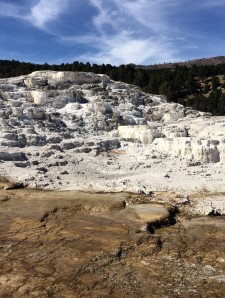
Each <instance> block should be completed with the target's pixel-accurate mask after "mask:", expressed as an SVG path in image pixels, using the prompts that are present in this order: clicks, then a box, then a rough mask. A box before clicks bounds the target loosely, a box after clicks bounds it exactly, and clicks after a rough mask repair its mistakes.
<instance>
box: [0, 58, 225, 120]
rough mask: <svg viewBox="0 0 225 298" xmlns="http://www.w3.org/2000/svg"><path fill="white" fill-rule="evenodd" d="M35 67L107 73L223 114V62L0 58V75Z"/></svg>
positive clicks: (156, 92)
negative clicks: (159, 64) (164, 64)
mask: <svg viewBox="0 0 225 298" xmlns="http://www.w3.org/2000/svg"><path fill="white" fill-rule="evenodd" d="M37 70H54V71H84V72H94V73H97V74H106V75H108V76H109V77H110V78H111V79H113V80H115V81H123V82H126V83H129V84H134V85H137V86H139V87H140V88H141V89H142V90H143V91H145V92H148V93H151V94H162V95H165V96H166V97H167V100H168V101H173V102H177V103H181V104H183V105H184V106H192V107H193V108H194V109H197V110H200V111H206V112H210V113H212V114H213V115H225V80H224V82H223V79H224V78H225V64H220V65H200V66H196V65H192V66H191V67H187V66H179V65H176V66H175V67H174V68H166V69H145V68H141V67H138V66H136V65H134V64H128V65H120V66H113V65H111V64H102V65H97V64H90V63H89V62H87V63H82V62H78V61H75V62H73V63H62V64H60V65H54V64H53V65H49V64H48V63H45V64H34V63H29V62H20V61H16V60H0V78H6V77H14V76H20V75H25V74H29V73H31V72H33V71H37Z"/></svg>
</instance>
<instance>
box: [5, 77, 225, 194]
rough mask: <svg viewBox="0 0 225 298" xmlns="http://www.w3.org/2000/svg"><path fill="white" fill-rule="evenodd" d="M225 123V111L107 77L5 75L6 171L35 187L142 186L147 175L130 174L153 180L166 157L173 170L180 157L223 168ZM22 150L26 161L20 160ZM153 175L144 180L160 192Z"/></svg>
mask: <svg viewBox="0 0 225 298" xmlns="http://www.w3.org/2000/svg"><path fill="white" fill-rule="evenodd" d="M224 126H225V118H223V117H209V116H207V115H206V114H204V113H201V112H198V111H193V110H191V109H190V108H184V107H183V106H182V105H180V104H176V103H168V102H166V99H165V97H163V96H157V95H150V94H146V93H144V92H142V91H141V90H140V88H138V87H136V86H133V85H128V84H125V83H122V82H114V81H112V80H110V78H109V77H107V76H106V75H97V74H93V73H79V72H54V71H37V72H34V73H31V74H30V75H26V76H21V77H17V78H8V79H1V80H0V129H1V132H0V152H1V156H2V158H0V159H1V160H2V162H1V169H2V171H3V173H4V174H6V175H8V176H9V177H12V178H13V179H16V180H18V179H21V180H22V182H24V181H25V180H27V181H28V183H29V179H28V178H25V177H27V176H29V175H31V176H32V177H33V176H34V177H36V179H35V183H36V184H34V182H33V181H32V183H33V186H39V187H50V188H51V187H57V188H67V187H70V188H82V189H83V188H85V189H89V188H91V189H92V188H93V187H96V188H97V189H100V190H108V189H110V188H112V187H113V189H114V190H124V188H125V189H126V190H132V191H134V190H136V191H138V190H139V189H140V188H142V186H143V182H144V181H143V179H144V178H141V180H142V181H141V182H140V181H139V182H138V181H137V182H134V180H132V181H131V180H130V178H129V177H130V176H132V175H136V174H137V175H138V176H140V174H141V175H144V174H145V175H146V177H147V176H151V177H153V178H154V175H155V174H154V173H155V169H154V167H158V168H160V165H159V166H157V165H158V164H159V163H161V162H166V163H167V162H169V163H170V166H171V167H172V168H173V170H174V166H173V162H174V160H175V159H176V160H177V161H178V160H179V162H180V161H182V162H184V163H186V166H190V165H193V164H195V165H198V166H201V165H202V164H205V165H208V164H218V165H221V166H222V165H223V163H224V161H225V136H224ZM18 152H19V154H23V156H26V160H22V162H21V160H18V158H19V157H18V156H17V157H16V159H15V158H14V157H13V155H14V154H18ZM49 152H51V154H50V155H49ZM103 154H105V156H104V158H105V159H103V158H102V155H103ZM10 156H11V157H10ZM140 156H141V157H140ZM140 158H143V159H145V161H144V162H139V160H140ZM15 162H16V164H15ZM131 163H133V164H131ZM37 164H38V166H37ZM62 167H64V171H63V170H62ZM14 168H16V171H15V172H14V170H13V169H14ZM40 168H45V169H47V171H45V173H43V171H40ZM158 168H157V170H158ZM182 168H184V165H182V166H181V167H180V168H179V169H176V171H177V172H179V171H180V170H181V169H182ZM163 169H164V166H162V167H161V170H162V171H164V170H163ZM173 170H171V171H173ZM138 171H139V172H138ZM153 171H154V172H153ZM218 171H219V170H218ZM221 171H222V170H221ZM61 172H66V173H68V174H65V175H64V176H61V174H60V173H61ZM210 175H211V174H210ZM125 176H126V177H127V178H129V179H128V180H127V181H126V179H125V181H124V179H123V177H125ZM162 176H163V177H164V176H165V177H167V178H168V177H171V174H168V173H162ZM56 177H58V178H56ZM143 177H144V176H143ZM91 179H94V180H95V179H96V180H97V183H95V182H94V183H93V182H92V181H91ZM119 179H120V181H119V182H118V181H117V180H119ZM106 180H108V181H106ZM153 180H154V179H151V180H150V179H148V180H146V181H145V182H144V186H145V187H146V189H145V191H146V192H148V191H151V189H152V187H153V188H154V190H156V186H155V185H156V184H155V182H154V183H153V182H152V183H153V184H151V183H150V181H153ZM56 181H57V183H56ZM167 181H168V183H167V182H166V184H165V185H167V184H168V185H169V179H167ZM174 181H175V180H174ZM146 183H147V184H146ZM148 183H149V184H148ZM204 183H206V181H205V182H204ZM98 184H99V185H98ZM141 184H142V186H141ZM159 184H160V183H159ZM128 185H130V186H128ZM131 185H132V187H131ZM165 185H164V187H167V186H165ZM185 187H187V186H185ZM157 188H158V186H157Z"/></svg>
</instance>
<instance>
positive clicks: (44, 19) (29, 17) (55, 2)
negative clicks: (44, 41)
mask: <svg viewBox="0 0 225 298" xmlns="http://www.w3.org/2000/svg"><path fill="white" fill-rule="evenodd" d="M31 3H33V5H31V4H30V5H28V4H29V2H26V3H25V4H23V5H22V4H10V3H7V2H0V15H1V16H3V17H13V18H16V19H21V20H24V21H28V22H30V23H31V24H32V25H33V26H35V27H38V28H40V29H42V30H45V29H47V27H46V26H47V24H48V23H49V22H51V21H55V20H57V18H58V17H59V15H60V14H62V13H63V12H64V11H66V9H67V8H68V4H69V0H63V1H62V0H51V1H49V0H39V1H38V2H31Z"/></svg>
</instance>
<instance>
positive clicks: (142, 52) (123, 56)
mask: <svg viewBox="0 0 225 298" xmlns="http://www.w3.org/2000/svg"><path fill="white" fill-rule="evenodd" d="M83 42H85V40H83ZM86 42H88V40H87V41H86ZM95 46H96V52H95V53H93V52H92V53H86V54H83V55H80V56H78V57H76V58H74V59H73V60H81V61H89V62H91V63H98V64H102V63H110V64H113V65H120V64H128V63H135V64H145V63H147V62H148V61H149V60H150V59H152V60H154V62H155V63H157V62H164V61H174V57H175V56H176V52H175V50H174V49H173V48H172V47H171V45H170V43H169V41H167V40H166V39H165V38H164V37H159V38H148V39H143V38H139V39H137V38H132V37H131V36H130V35H129V32H126V31H123V32H120V34H117V35H116V36H111V37H109V36H107V37H105V38H104V39H102V37H100V38H97V39H96V40H95ZM176 57H177V56H176Z"/></svg>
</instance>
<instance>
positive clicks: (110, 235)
mask: <svg viewBox="0 0 225 298" xmlns="http://www.w3.org/2000/svg"><path fill="white" fill-rule="evenodd" d="M151 200H152V197H148V196H142V195H137V194H129V193H117V194H105V193H94V194H91V193H84V192H75V191H60V192H56V191H41V190H31V189H13V190H12V189H9V190H4V189H2V190H0V203H1V204H0V217H1V222H0V235H1V236H0V247H1V248H0V264H1V267H0V273H1V274H0V296H1V297H13V298H14V297H16V298H17V297H18V298H20V297H28V298H30V297H57V298H61V297H96V298H97V297H113V298H114V297H115V298H120V297H157V298H158V297H171V298H172V297H222V296H223V293H224V290H225V267H224V264H225V254H224V249H223V248H224V244H225V238H224V235H225V233H224V232H225V225H224V217H222V216H219V217H197V216H195V217H194V218H191V216H190V215H187V217H186V216H185V214H184V215H182V214H180V215H179V216H178V215H176V218H175V214H174V211H175V209H174V208H172V207H169V206H163V205H159V204H156V203H154V204H152V203H151ZM144 202H145V203H144ZM171 219H173V221H172V220H171ZM160 227H161V228H160ZM159 228H160V229H159Z"/></svg>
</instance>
